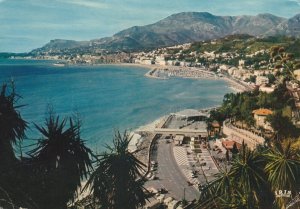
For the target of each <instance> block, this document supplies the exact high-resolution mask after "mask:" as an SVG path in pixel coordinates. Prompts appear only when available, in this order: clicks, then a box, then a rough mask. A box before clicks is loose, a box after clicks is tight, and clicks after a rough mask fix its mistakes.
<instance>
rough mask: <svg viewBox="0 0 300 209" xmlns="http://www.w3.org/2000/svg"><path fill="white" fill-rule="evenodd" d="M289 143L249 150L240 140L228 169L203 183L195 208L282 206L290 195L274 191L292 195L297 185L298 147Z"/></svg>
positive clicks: (298, 183) (298, 172) (247, 208)
mask: <svg viewBox="0 0 300 209" xmlns="http://www.w3.org/2000/svg"><path fill="white" fill-rule="evenodd" d="M291 145H292V142H288V143H287V144H285V145H283V144H276V145H275V146H274V147H271V148H264V150H263V151H262V150H260V151H258V150H255V151H251V150H249V149H248V148H247V147H246V146H245V145H244V144H243V146H242V149H241V151H240V153H239V154H238V155H237V156H236V157H235V158H234V160H233V162H232V167H231V168H230V170H228V169H225V170H224V171H222V172H221V173H220V174H219V176H218V178H217V179H216V180H215V181H213V182H211V183H210V184H209V185H208V186H206V187H204V189H203V190H202V192H201V195H200V200H199V202H198V205H197V206H196V207H195V208H199V209H200V208H201V209H206V208H207V209H212V208H218V209H230V208H236V209H240V208H241V209H242V208H243V209H244V208H245V209H256V208H257V209H265V208H269V209H271V208H274V209H277V208H278V209H279V208H285V206H286V205H287V203H288V202H289V201H290V198H283V197H276V196H275V192H276V191H277V192H278V191H279V190H287V191H291V193H292V195H293V196H295V195H297V194H298V192H299V191H298V190H299V186H300V179H299V178H297V177H298V176H299V175H300V156H299V149H295V148H293V147H292V146H291Z"/></svg>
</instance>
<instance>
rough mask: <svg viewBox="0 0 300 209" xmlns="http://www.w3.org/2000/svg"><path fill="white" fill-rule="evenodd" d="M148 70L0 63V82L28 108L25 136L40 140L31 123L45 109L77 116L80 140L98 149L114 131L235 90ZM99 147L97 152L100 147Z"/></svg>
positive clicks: (217, 82) (209, 103) (38, 119)
mask: <svg viewBox="0 0 300 209" xmlns="http://www.w3.org/2000/svg"><path fill="white" fill-rule="evenodd" d="M146 72H147V70H145V69H142V68H135V67H120V66H69V67H55V66H53V65H52V62H49V61H26V60H24V61H22V60H2V61H0V82H5V81H9V80H10V79H11V78H13V79H14V81H15V84H16V89H17V92H18V93H19V94H20V95H22V97H23V99H22V100H20V102H19V104H27V106H26V107H23V108H22V109H21V114H22V116H23V118H24V119H25V120H26V121H28V122H30V127H32V128H31V130H29V131H28V132H27V133H28V134H27V135H28V136H29V137H30V138H38V136H39V135H38V134H37V133H36V131H35V130H34V128H33V123H37V124H42V123H43V122H44V118H45V113H46V110H47V106H48V105H51V106H53V107H54V110H55V112H56V113H57V114H59V115H62V116H71V115H72V114H74V113H78V114H79V115H80V117H81V119H82V121H83V128H82V136H83V138H85V139H86V140H87V141H88V144H89V145H90V146H92V147H93V148H94V149H100V150H101V148H99V147H101V145H103V144H105V143H109V142H110V141H111V138H112V137H111V136H112V134H113V131H114V129H120V130H124V129H135V128H137V127H139V126H141V125H144V124H147V123H149V122H151V121H153V120H155V119H156V118H158V117H160V116H163V115H165V114H167V113H170V112H176V111H179V110H182V109H186V108H206V107H211V106H216V105H219V104H220V103H221V101H222V98H223V95H224V94H225V93H228V92H231V91H232V90H231V89H230V88H229V87H228V86H227V84H226V83H225V82H224V81H220V80H193V79H179V78H178V79H170V80H156V79H149V78H146V77H144V76H143V75H144V74H145V73H146ZM96 147H97V148H96Z"/></svg>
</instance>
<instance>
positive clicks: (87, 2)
mask: <svg viewBox="0 0 300 209" xmlns="http://www.w3.org/2000/svg"><path fill="white" fill-rule="evenodd" d="M0 1H1V0H0ZM62 2H64V3H67V4H75V5H79V6H83V7H88V8H95V9H108V8H109V5H108V4H106V3H103V2H99V1H92V0H66V1H62Z"/></svg>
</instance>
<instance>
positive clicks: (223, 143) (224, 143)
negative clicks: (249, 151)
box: [222, 140, 242, 150]
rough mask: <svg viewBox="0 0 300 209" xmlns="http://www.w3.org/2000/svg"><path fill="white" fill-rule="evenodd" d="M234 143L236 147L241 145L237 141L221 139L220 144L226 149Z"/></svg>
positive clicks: (230, 147) (229, 148)
mask: <svg viewBox="0 0 300 209" xmlns="http://www.w3.org/2000/svg"><path fill="white" fill-rule="evenodd" d="M234 143H236V146H237V148H238V149H240V147H241V146H242V145H241V144H240V143H237V142H235V141H229V140H226V141H222V146H223V147H224V148H225V149H227V150H232V148H233V145H234Z"/></svg>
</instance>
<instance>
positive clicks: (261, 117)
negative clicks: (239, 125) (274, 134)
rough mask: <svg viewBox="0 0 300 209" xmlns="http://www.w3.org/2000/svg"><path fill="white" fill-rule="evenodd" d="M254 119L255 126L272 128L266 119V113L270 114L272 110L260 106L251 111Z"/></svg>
mask: <svg viewBox="0 0 300 209" xmlns="http://www.w3.org/2000/svg"><path fill="white" fill-rule="evenodd" d="M252 113H253V115H254V119H255V125H256V127H263V128H264V129H266V130H272V127H271V125H270V123H269V122H267V121H266V119H267V116H268V115H272V114H273V111H272V110H269V109H264V108H260V109H257V110H253V111H252Z"/></svg>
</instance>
